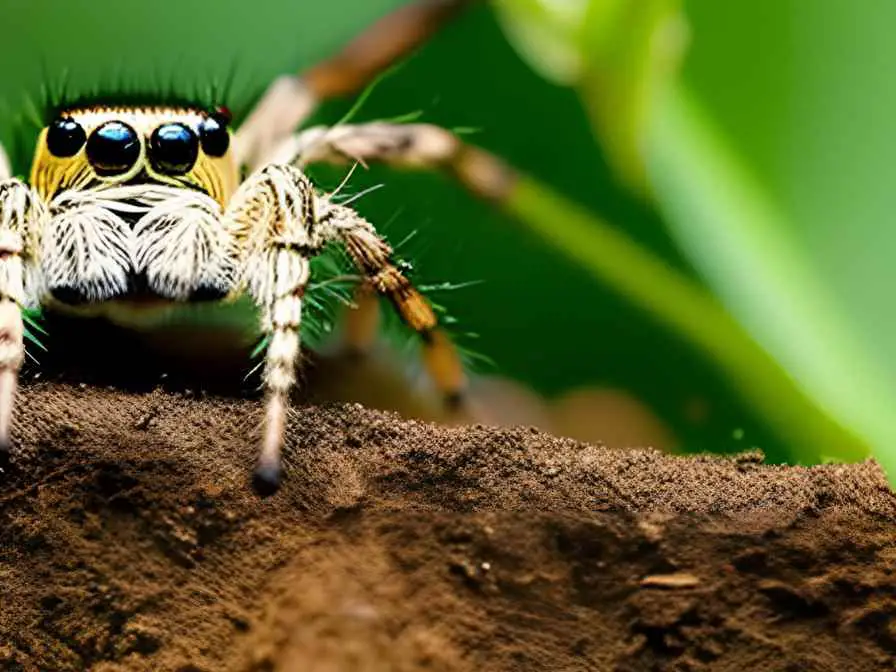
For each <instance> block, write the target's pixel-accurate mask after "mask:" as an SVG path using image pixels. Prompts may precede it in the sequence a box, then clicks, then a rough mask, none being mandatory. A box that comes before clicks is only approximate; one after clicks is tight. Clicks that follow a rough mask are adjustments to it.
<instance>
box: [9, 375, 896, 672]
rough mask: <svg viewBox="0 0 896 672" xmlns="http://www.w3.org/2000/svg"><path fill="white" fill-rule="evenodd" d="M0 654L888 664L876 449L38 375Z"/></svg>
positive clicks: (136, 663) (46, 664)
mask: <svg viewBox="0 0 896 672" xmlns="http://www.w3.org/2000/svg"><path fill="white" fill-rule="evenodd" d="M18 410H19V412H18V415H17V417H16V422H15V433H16V442H15V449H16V461H15V464H14V466H13V468H12V469H11V470H10V471H9V473H7V474H4V475H0V669H2V670H84V669H90V670H103V671H111V670H178V671H180V672H197V671H200V670H203V671H217V670H278V671H284V672H285V671H287V670H288V671H298V670H303V671H337V670H358V671H361V672H368V671H370V672H373V671H380V670H382V671H386V670H399V671H411V670H496V671H501V670H620V671H625V670H732V671H733V670H736V671H737V672H743V671H744V670H792V671H797V670H799V671H801V672H802V671H807V670H809V671H811V670H837V671H848V670H893V669H896V575H894V570H896V527H894V523H896V496H894V494H893V492H892V491H891V490H890V489H889V488H888V487H887V486H886V483H885V479H884V476H883V474H882V472H881V471H880V469H879V468H878V466H877V465H876V464H875V463H872V462H869V463H866V464H861V465H855V466H848V467H846V466H841V467H834V466H830V467H816V468H783V467H773V466H766V465H763V464H761V458H759V457H757V456H756V455H744V456H740V457H738V458H732V459H709V458H697V459H684V458H673V457H668V456H665V455H663V454H661V453H659V452H654V451H626V450H608V449H605V448H602V447H600V446H591V445H586V444H581V443H577V442H575V441H572V440H566V439H557V438H553V437H551V436H548V435H545V434H542V433H539V432H537V431H534V430H530V429H526V428H520V429H488V428H484V427H472V428H446V427H440V426H435V425H429V424H425V423H422V422H405V421H401V420H399V419H398V417H397V416H394V415H390V414H385V413H381V412H376V411H371V410H366V409H365V408H362V407H361V406H360V405H357V404H342V405H338V404H337V405H330V406H319V407H308V408H304V409H301V411H300V412H298V413H296V414H295V417H294V418H293V420H292V425H291V427H290V431H289V434H290V445H289V451H288V464H289V469H288V473H287V478H286V481H285V484H284V488H283V490H282V491H281V492H280V493H279V494H278V495H276V496H275V497H273V498H271V499H267V500H259V499H258V498H257V497H256V496H255V495H254V494H253V493H252V492H251V490H250V489H249V487H248V477H249V472H250V468H251V464H252V461H253V459H254V455H255V439H256V437H257V436H258V426H259V422H260V419H261V408H260V406H259V403H258V401H257V400H254V399H247V400H241V399H236V398H224V397H221V398H216V397H212V396H204V395H196V394H186V393H182V392H181V393H172V392H165V391H161V390H155V391H143V392H128V393H123V392H120V391H115V390H113V389H107V388H104V387H99V386H78V385H68V384H64V383H60V382H38V383H29V384H27V385H25V386H24V387H23V389H22V390H21V391H20V395H19V404H18Z"/></svg>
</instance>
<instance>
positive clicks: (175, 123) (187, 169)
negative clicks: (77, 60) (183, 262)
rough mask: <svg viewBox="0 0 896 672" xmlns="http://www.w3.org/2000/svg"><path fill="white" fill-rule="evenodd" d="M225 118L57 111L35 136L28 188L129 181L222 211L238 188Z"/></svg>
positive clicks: (49, 193)
mask: <svg viewBox="0 0 896 672" xmlns="http://www.w3.org/2000/svg"><path fill="white" fill-rule="evenodd" d="M228 123H229V115H228V114H227V113H226V112H211V113H209V112H207V111H205V110H202V109H200V108H189V107H165V106H133V107H131V106H120V107H119V106H83V107H74V108H70V109H64V110H62V111H61V112H60V113H59V114H58V116H57V117H56V119H54V120H53V121H52V122H51V123H50V125H49V126H47V127H46V128H45V129H43V130H42V131H41V133H40V136H39V138H38V142H37V149H36V150H35V154H34V160H33V163H32V169H31V178H30V182H31V186H32V187H33V188H34V189H35V190H36V191H37V193H38V194H40V196H41V197H42V198H43V199H44V200H46V201H48V200H50V199H52V198H53V197H54V196H55V195H57V194H58V193H60V192H61V191H65V190H69V189H75V190H83V189H89V188H92V187H101V186H107V185H120V184H128V183H132V182H134V181H140V182H144V183H145V182H153V183H157V184H164V185H170V186H173V187H182V188H188V189H195V190H198V191H201V192H203V193H205V194H207V195H208V196H210V197H211V198H213V199H214V200H215V201H217V202H218V203H219V204H220V205H221V206H222V207H224V206H226V204H227V202H228V200H229V199H230V197H231V196H232V195H233V192H234V191H235V190H236V188H237V186H238V182H239V172H238V168H237V165H236V161H235V159H234V153H233V151H232V148H231V142H230V140H231V137H230V130H229V129H228V127H227V125H228Z"/></svg>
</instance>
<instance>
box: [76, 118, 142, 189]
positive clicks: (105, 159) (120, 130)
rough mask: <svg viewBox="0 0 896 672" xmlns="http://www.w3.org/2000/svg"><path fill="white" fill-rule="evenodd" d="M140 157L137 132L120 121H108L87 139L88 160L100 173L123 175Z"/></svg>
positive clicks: (104, 174)
mask: <svg viewBox="0 0 896 672" xmlns="http://www.w3.org/2000/svg"><path fill="white" fill-rule="evenodd" d="M139 158H140V140H139V138H138V137H137V132H136V131H135V130H134V129H133V128H131V127H130V126H128V125H127V124H124V123H122V122H120V121H107V122H106V123H105V124H103V125H102V126H100V127H99V128H97V129H96V130H95V131H94V132H93V133H91V134H90V137H89V138H88V139H87V160H88V161H90V165H91V166H93V169H94V170H96V172H97V174H98V175H103V176H110V175H121V174H123V173H126V172H128V171H129V170H130V169H131V168H133V166H134V164H135V163H137V159H139Z"/></svg>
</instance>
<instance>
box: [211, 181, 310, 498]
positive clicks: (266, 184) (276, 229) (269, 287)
mask: <svg viewBox="0 0 896 672" xmlns="http://www.w3.org/2000/svg"><path fill="white" fill-rule="evenodd" d="M224 222H225V226H226V227H227V228H228V229H229V230H230V232H231V234H232V235H233V239H234V240H235V241H236V245H237V249H238V257H239V260H240V263H241V271H240V273H241V276H240V281H239V283H238V285H237V289H236V290H235V291H236V292H240V291H248V292H249V294H250V295H251V296H252V298H253V299H254V300H255V302H256V304H257V305H258V307H259V309H260V311H261V329H262V331H263V333H264V334H265V335H266V336H267V337H268V339H269V341H268V347H267V351H266V355H265V365H264V373H263V382H264V387H265V393H266V410H265V420H264V428H263V438H262V446H261V453H260V455H259V459H258V464H257V466H256V468H255V473H254V477H253V486H254V487H255V490H256V492H258V493H259V494H260V495H263V496H268V495H271V494H273V493H274V492H276V490H277V489H278V487H279V484H280V476H281V457H280V456H281V452H282V447H283V442H284V438H285V432H286V421H287V415H288V411H289V397H290V392H291V391H292V389H293V387H294V386H295V383H296V368H297V366H298V363H299V358H300V342H299V332H300V328H301V322H302V297H303V295H304V293H305V288H306V286H307V284H308V280H309V275H310V264H309V260H310V257H311V256H313V254H315V253H316V251H317V249H318V245H316V241H315V239H314V226H315V196H314V188H313V186H312V185H311V183H310V182H309V181H308V179H307V178H306V177H305V176H304V175H303V174H302V173H301V172H300V171H299V170H297V169H295V168H292V167H290V166H274V165H272V166H268V167H266V168H264V169H262V170H260V171H258V172H257V173H255V174H253V175H252V176H250V177H249V179H247V180H246V181H245V182H244V183H243V184H242V185H241V187H240V188H239V189H238V190H237V192H236V194H234V197H233V199H232V200H231V202H230V205H229V206H228V208H227V211H226V212H225V214H224Z"/></svg>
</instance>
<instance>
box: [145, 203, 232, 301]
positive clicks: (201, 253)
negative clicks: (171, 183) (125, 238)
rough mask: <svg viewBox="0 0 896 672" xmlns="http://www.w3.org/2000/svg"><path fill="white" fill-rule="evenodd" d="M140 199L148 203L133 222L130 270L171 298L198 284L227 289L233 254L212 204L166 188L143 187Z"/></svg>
mask: <svg viewBox="0 0 896 672" xmlns="http://www.w3.org/2000/svg"><path fill="white" fill-rule="evenodd" d="M141 199H142V200H143V201H144V202H145V203H147V204H148V205H151V206H152V207H151V208H150V209H149V210H148V212H147V213H146V214H145V215H144V216H143V217H141V218H140V220H139V221H138V222H137V225H136V226H135V227H134V241H135V248H134V270H135V271H137V272H138V273H139V272H145V273H146V277H147V281H148V283H149V288H150V289H151V290H152V291H153V292H155V293H157V294H159V295H161V296H164V297H167V298H171V299H175V300H184V299H187V298H188V297H189V296H190V294H191V293H192V292H193V291H194V290H196V289H197V288H199V287H205V288H214V289H216V290H219V291H220V292H221V293H224V294H226V293H228V292H229V291H230V289H231V288H232V287H233V285H234V283H235V281H236V275H237V274H236V253H235V250H234V243H233V238H232V236H231V235H230V234H229V233H228V232H227V231H226V230H225V229H224V227H223V226H222V225H221V221H220V218H221V208H220V206H219V205H218V203H217V202H216V201H215V200H213V199H212V198H210V197H208V196H206V195H205V194H201V193H199V192H194V191H186V190H184V189H176V188H169V187H156V188H155V189H154V190H151V191H150V190H148V191H147V192H146V193H144V194H143V195H142V197H141Z"/></svg>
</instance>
